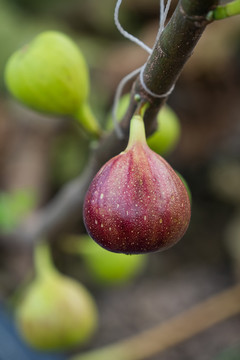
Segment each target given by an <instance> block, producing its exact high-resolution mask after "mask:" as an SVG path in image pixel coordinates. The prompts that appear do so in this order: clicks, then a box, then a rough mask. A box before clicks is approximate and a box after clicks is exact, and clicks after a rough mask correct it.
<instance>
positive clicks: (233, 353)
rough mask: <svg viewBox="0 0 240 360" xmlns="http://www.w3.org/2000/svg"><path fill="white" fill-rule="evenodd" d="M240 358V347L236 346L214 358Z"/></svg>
mask: <svg viewBox="0 0 240 360" xmlns="http://www.w3.org/2000/svg"><path fill="white" fill-rule="evenodd" d="M239 359H240V347H239V346H238V347H234V348H230V349H227V350H224V351H223V352H222V353H221V354H220V355H219V356H217V357H216V358H214V360H239Z"/></svg>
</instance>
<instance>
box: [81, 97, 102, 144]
mask: <svg viewBox="0 0 240 360" xmlns="http://www.w3.org/2000/svg"><path fill="white" fill-rule="evenodd" d="M74 118H75V119H76V120H78V122H79V124H80V125H82V127H83V128H84V129H85V130H86V131H87V132H88V133H89V134H91V135H93V136H94V137H95V138H100V137H101V135H102V129H101V127H100V125H99V123H98V121H97V119H96V117H95V116H94V114H93V112H92V109H91V107H90V106H89V104H88V103H84V104H82V105H81V106H80V107H79V109H78V111H77V112H76V114H75V115H74Z"/></svg>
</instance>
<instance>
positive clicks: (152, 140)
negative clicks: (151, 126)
mask: <svg viewBox="0 0 240 360" xmlns="http://www.w3.org/2000/svg"><path fill="white" fill-rule="evenodd" d="M180 133H181V127H180V122H179V119H178V117H177V115H176V113H175V112H174V111H173V110H172V109H171V108H170V106H168V105H164V106H163V108H162V109H161V110H160V111H159V113H158V116H157V130H156V131H155V132H154V133H153V134H152V135H150V136H149V137H148V138H147V143H148V146H149V147H150V149H152V150H153V151H155V152H156V153H158V154H161V155H164V154H166V153H169V152H171V151H172V150H173V149H174V148H175V147H176V145H177V143H178V140H179V138H180Z"/></svg>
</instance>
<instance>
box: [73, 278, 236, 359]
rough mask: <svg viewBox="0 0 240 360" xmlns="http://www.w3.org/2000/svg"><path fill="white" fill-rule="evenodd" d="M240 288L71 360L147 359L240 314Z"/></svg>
mask: <svg viewBox="0 0 240 360" xmlns="http://www.w3.org/2000/svg"><path fill="white" fill-rule="evenodd" d="M239 299H240V285H239V284H238V285H235V286H232V287H231V288H230V289H228V290H224V291H222V292H221V293H220V294H217V295H214V296H212V297H210V298H209V299H207V300H204V301H203V302H201V303H200V304H197V305H195V306H193V307H192V308H190V309H189V310H186V311H184V312H183V313H181V314H179V315H177V316H175V317H174V318H172V319H170V320H168V321H166V322H163V323H162V324H160V325H157V326H155V327H153V328H152V329H149V330H146V331H144V332H142V333H141V334H139V335H135V336H133V337H131V338H129V339H126V340H123V341H120V342H118V343H116V344H112V345H109V346H105V347H103V348H101V349H99V350H93V351H90V352H89V353H85V354H82V355H77V356H74V357H72V358H70V359H69V360H103V359H104V360H112V359H114V360H122V359H124V360H145V359H148V358H149V357H151V356H154V355H156V354H159V353H160V352H162V351H164V350H166V349H167V348H170V347H172V346H175V345H177V344H179V343H181V342H182V341H184V340H187V339H189V338H191V337H192V336H194V335H196V334H199V333H201V332H203V331H205V330H207V329H208V328H210V327H211V326H213V325H216V324H218V323H220V322H221V321H223V320H226V319H228V318H230V317H232V316H234V315H237V314H239V313H240V301H239Z"/></svg>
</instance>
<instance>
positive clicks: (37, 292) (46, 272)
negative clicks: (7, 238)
mask: <svg viewBox="0 0 240 360" xmlns="http://www.w3.org/2000/svg"><path fill="white" fill-rule="evenodd" d="M36 267H37V278H36V279H35V281H34V282H33V283H32V284H31V285H30V286H29V287H28V289H27V290H26V292H25V294H24V296H23V298H22V300H21V302H20V304H19V305H18V306H17V309H16V322H17V327H18V329H19V331H20V333H21V335H22V337H23V339H25V341H26V342H27V343H29V344H30V345H31V346H33V347H35V348H37V349H39V350H65V349H68V348H71V347H74V346H76V345H80V344H83V343H85V342H86V341H87V340H89V338H90V337H91V336H92V334H93V333H94V331H95V329H96V325H97V310H96V306H95V303H94V300H93V299H92V296H91V295H90V294H89V293H88V291H87V290H86V289H85V288H84V287H83V286H82V285H81V284H80V283H78V282H77V281H75V280H73V279H70V278H68V277H66V276H63V275H61V274H60V273H59V272H58V271H57V270H56V269H55V268H54V267H53V264H52V263H51V259H50V257H49V252H48V249H47V247H46V245H40V246H38V247H37V249H36Z"/></svg>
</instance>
